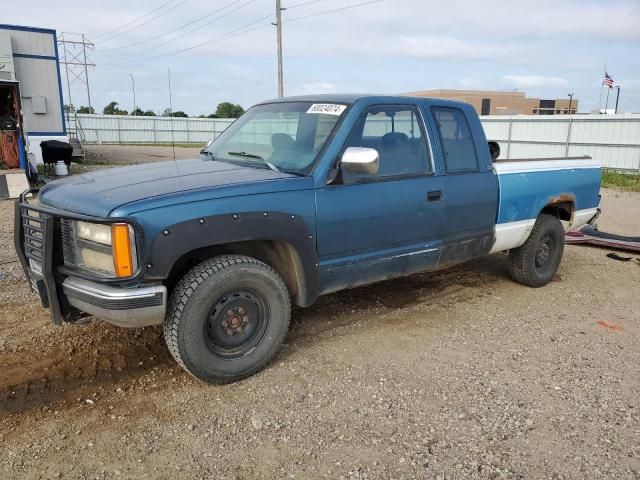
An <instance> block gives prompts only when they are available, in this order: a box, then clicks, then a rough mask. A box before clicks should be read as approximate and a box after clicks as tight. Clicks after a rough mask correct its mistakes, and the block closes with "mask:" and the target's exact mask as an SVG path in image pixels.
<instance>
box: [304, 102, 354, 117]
mask: <svg viewBox="0 0 640 480" xmlns="http://www.w3.org/2000/svg"><path fill="white" fill-rule="evenodd" d="M346 108H347V106H346V105H338V104H337V103H314V104H313V105H311V106H310V107H309V110H307V113H324V114H326V115H342V112H344V111H345V109H346Z"/></svg>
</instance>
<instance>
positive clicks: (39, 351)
mask: <svg viewBox="0 0 640 480" xmlns="http://www.w3.org/2000/svg"><path fill="white" fill-rule="evenodd" d="M71 328H74V329H77V332H76V334H77V335H78V337H77V339H76V340H77V342H73V343H77V345H74V346H71V347H69V345H68V344H69V338H65V336H68V335H74V332H73V331H66V332H64V334H66V335H64V334H63V335H52V337H53V338H52V339H53V340H55V339H56V337H58V336H59V337H62V338H60V339H59V340H61V342H60V343H59V344H49V345H48V346H45V347H44V348H41V347H42V345H40V344H39V343H34V344H32V345H29V346H28V347H27V348H24V349H20V350H19V351H16V352H9V353H5V354H3V359H2V372H1V373H0V415H2V414H11V413H19V412H25V411H27V410H31V409H37V408H41V407H44V406H47V405H50V404H52V403H58V402H64V401H67V400H70V399H74V400H75V399H76V398H77V397H82V396H83V394H84V393H86V392H88V391H91V392H95V391H96V389H98V388H100V387H108V390H112V389H113V388H112V387H114V386H115V385H118V384H123V383H130V382H132V381H135V380H136V379H137V378H139V377H141V376H143V375H144V374H145V373H148V372H149V371H150V370H152V369H154V368H161V369H165V370H166V371H167V372H170V371H171V369H172V367H175V364H174V362H173V359H172V358H171V357H170V355H169V352H168V351H167V349H166V347H165V345H164V341H163V339H162V335H161V331H160V329H158V328H146V329H142V330H138V331H128V330H122V331H119V332H118V331H116V332H109V329H110V327H107V328H105V326H104V325H100V324H98V323H96V324H94V325H87V326H84V327H70V328H69V330H71ZM81 329H82V330H81ZM105 330H107V331H106V332H105ZM61 333H62V332H61ZM105 333H107V335H105ZM109 333H110V335H109ZM114 333H115V334H114ZM96 345H97V346H96Z"/></svg>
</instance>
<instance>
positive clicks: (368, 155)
mask: <svg viewBox="0 0 640 480" xmlns="http://www.w3.org/2000/svg"><path fill="white" fill-rule="evenodd" d="M340 164H341V165H342V168H344V169H345V171H347V172H350V173H364V174H366V175H375V174H376V173H378V167H379V166H380V155H379V154H378V151H377V150H376V149H375V148H364V147H349V148H347V149H346V150H345V151H344V153H343V154H342V158H341V159H340Z"/></svg>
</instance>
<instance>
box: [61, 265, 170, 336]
mask: <svg viewBox="0 0 640 480" xmlns="http://www.w3.org/2000/svg"><path fill="white" fill-rule="evenodd" d="M62 290H63V292H64V294H65V296H66V297H67V301H68V302H69V304H70V305H71V306H73V307H75V308H77V309H78V310H80V311H82V312H85V313H88V314H90V315H93V316H95V317H98V318H100V319H102V320H105V321H107V322H109V323H113V324H114V325H117V326H119V327H145V326H147V325H157V324H161V323H162V322H163V321H164V316H165V313H166V310H167V287H165V286H162V285H160V286H155V285H154V286H143V287H138V288H116V287H111V286H108V285H101V284H98V283H94V282H90V281H88V280H83V279H80V278H73V277H67V278H66V279H65V280H64V282H63V284H62Z"/></svg>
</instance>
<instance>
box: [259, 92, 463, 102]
mask: <svg viewBox="0 0 640 480" xmlns="http://www.w3.org/2000/svg"><path fill="white" fill-rule="evenodd" d="M376 97H377V98H384V99H387V100H388V99H394V98H402V99H407V98H413V99H416V100H428V101H432V102H434V101H435V102H438V103H451V104H457V105H459V104H460V103H463V102H459V101H456V100H445V99H441V98H429V97H416V96H415V95H398V94H376V93H326V94H318V95H298V96H291V97H284V98H274V99H271V100H265V101H264V102H260V103H259V104H258V105H264V104H268V103H283V102H314V103H315V102H318V103H348V104H351V103H355V102H356V101H358V100H362V99H364V98H376Z"/></svg>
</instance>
